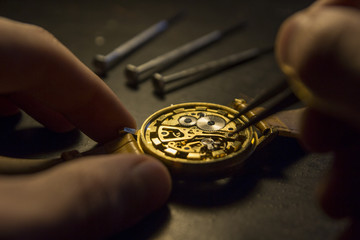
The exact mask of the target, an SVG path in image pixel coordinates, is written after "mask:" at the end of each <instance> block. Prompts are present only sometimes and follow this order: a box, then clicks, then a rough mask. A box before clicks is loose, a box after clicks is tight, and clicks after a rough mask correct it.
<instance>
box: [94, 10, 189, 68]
mask: <svg viewBox="0 0 360 240" xmlns="http://www.w3.org/2000/svg"><path fill="white" fill-rule="evenodd" d="M182 15H183V12H180V13H178V14H176V15H175V16H173V17H171V18H169V19H165V20H161V21H159V22H157V23H155V24H154V25H152V26H150V27H149V28H147V29H146V30H144V31H142V32H141V33H139V34H138V35H136V36H135V37H133V38H131V39H130V40H128V41H127V42H125V43H123V44H122V45H120V46H119V47H117V48H116V49H114V50H113V51H111V52H110V53H108V54H106V55H102V54H98V55H96V56H95V57H94V60H93V65H94V67H95V72H96V73H97V74H99V75H104V74H106V72H107V71H108V70H110V69H111V68H112V67H114V66H115V65H116V64H117V63H118V62H119V61H121V60H122V59H123V58H125V57H126V56H127V55H129V54H130V53H132V52H134V51H135V50H137V49H138V48H139V47H141V46H142V45H144V44H145V43H147V42H149V41H150V40H151V39H153V38H154V37H156V36H158V35H159V34H160V33H162V32H164V31H165V30H166V29H168V27H169V26H170V24H172V23H173V22H175V21H176V20H178V19H179V17H181V16H182Z"/></svg>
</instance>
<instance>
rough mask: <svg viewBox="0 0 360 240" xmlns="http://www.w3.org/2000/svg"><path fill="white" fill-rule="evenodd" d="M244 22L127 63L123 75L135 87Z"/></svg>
mask: <svg viewBox="0 0 360 240" xmlns="http://www.w3.org/2000/svg"><path fill="white" fill-rule="evenodd" d="M244 26H245V22H241V23H238V24H236V25H235V26H232V27H230V28H228V29H225V30H222V31H221V30H215V31H212V32H210V33H208V34H206V35H205V36H202V37H200V38H198V39H195V40H193V41H191V42H189V43H187V44H185V45H183V46H180V47H179V48H176V49H174V50H172V51H170V52H168V53H165V54H163V55H160V56H158V57H156V58H154V59H152V60H150V61H148V62H146V63H144V64H142V65H140V66H135V65H132V64H129V65H127V66H126V69H125V75H126V77H127V85H128V86H130V87H133V88H137V87H138V85H139V83H142V82H144V81H145V80H146V79H148V78H149V77H150V76H152V75H153V74H154V73H155V72H158V71H161V70H163V69H165V68H166V67H169V66H170V65H172V64H174V63H175V62H177V61H179V60H180V59H182V58H185V57H186V56H188V55H190V54H192V53H194V52H196V51H198V50H200V49H201V48H204V47H206V46H208V45H210V44H211V43H214V42H216V41H218V40H220V39H222V37H224V36H225V35H227V34H229V33H231V32H232V31H234V30H236V29H238V28H240V27H244Z"/></svg>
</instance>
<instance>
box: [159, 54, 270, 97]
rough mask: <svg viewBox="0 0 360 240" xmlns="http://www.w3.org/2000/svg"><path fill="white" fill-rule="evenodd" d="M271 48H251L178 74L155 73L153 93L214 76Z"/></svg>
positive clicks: (163, 92) (162, 92) (163, 91)
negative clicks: (170, 86)
mask: <svg viewBox="0 0 360 240" xmlns="http://www.w3.org/2000/svg"><path fill="white" fill-rule="evenodd" d="M272 50H273V48H272V47H271V48H264V49H262V48H251V49H248V50H245V51H242V52H240V53H235V54H231V55H229V56H226V57H223V58H220V59H218V60H214V61H210V62H207V63H203V64H200V65H197V66H195V67H191V68H188V69H185V70H182V71H180V72H176V73H172V74H169V75H161V74H160V73H155V74H154V76H153V79H152V80H153V85H154V88H155V92H156V93H157V94H165V92H166V89H165V86H166V85H169V84H171V83H173V82H177V83H178V82H180V81H181V82H185V81H187V80H188V79H190V78H191V81H192V82H196V81H198V80H201V79H202V77H203V76H205V75H206V76H209V75H210V74H215V73H217V72H219V71H222V70H224V69H227V68H230V67H232V66H235V65H237V64H240V63H243V62H246V61H250V60H251V59H254V58H256V57H259V56H260V55H262V54H265V53H267V52H271V51H272Z"/></svg>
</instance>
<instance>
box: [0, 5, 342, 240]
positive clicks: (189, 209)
mask: <svg viewBox="0 0 360 240" xmlns="http://www.w3.org/2000/svg"><path fill="white" fill-rule="evenodd" d="M311 2H312V1H311V0H292V1H288V0H272V1H268V0H252V1H241V0H237V1H235V0H221V1H220V0H211V1H206V0H195V1H188V0H187V1H164V0H163V1H160V0H158V1H156V0H152V1H151V0H149V1H144V0H143V1H139V0H126V1H115V0H113V1H110V0H104V1H66V0H63V1H19V0H13V1H0V15H1V16H4V17H8V18H12V19H15V20H19V21H24V22H29V23H33V24H37V25H40V26H42V27H44V28H45V29H47V30H49V31H50V32H52V33H53V34H54V35H55V36H56V37H57V38H58V39H59V40H60V41H61V42H63V43H64V44H65V45H66V46H67V47H68V48H69V49H70V50H71V51H73V52H74V54H75V55H76V56H77V57H79V58H80V59H81V60H82V61H83V62H84V63H85V64H86V65H88V66H89V67H90V68H92V59H93V57H94V56H95V55H96V54H106V53H108V52H110V51H111V50H112V49H114V48H115V47H117V46H118V45H120V44H121V43H123V42H125V41H127V40H128V39H130V38H131V37H133V36H135V35H136V34H137V33H139V32H141V31H142V30H144V29H146V28H147V27H149V26H150V25H151V24H153V23H156V22H157V21H159V20H161V19H164V18H167V17H170V16H172V15H174V14H176V13H178V12H179V11H183V10H184V11H185V12H186V14H185V15H184V16H183V17H182V18H181V19H180V20H179V21H178V22H176V23H174V24H173V25H172V26H171V27H170V28H169V29H168V30H167V31H165V32H164V33H162V34H161V35H159V36H158V37H156V38H155V39H153V40H152V41H151V42H149V43H148V44H146V45H144V46H142V47H141V48H140V49H138V51H136V52H134V53H133V54H131V55H130V56H128V57H126V58H125V59H124V60H123V61H122V62H120V64H119V65H117V66H116V67H115V68H114V69H112V70H111V71H110V72H109V73H108V74H107V76H106V77H104V78H103V79H104V81H105V82H106V83H107V84H108V85H109V86H110V87H111V88H112V89H113V90H114V92H115V93H116V94H117V95H118V97H119V98H120V99H121V101H122V102H123V103H124V104H125V105H126V106H127V108H128V109H129V111H130V112H131V113H132V114H133V116H134V117H135V118H136V120H137V123H138V125H141V123H142V121H144V120H145V119H146V117H147V116H149V115H150V114H152V113H153V112H155V111H156V110H159V109H161V108H163V107H166V106H169V105H170V104H174V103H182V102H193V101H200V102H212V103H218V104H223V105H228V104H229V103H230V102H231V101H232V100H233V99H234V98H235V97H237V98H244V99H246V100H251V99H252V98H254V97H255V96H256V95H258V94H259V93H261V92H262V91H264V89H266V88H267V87H269V86H271V85H272V84H273V83H274V82H276V81H277V80H279V79H280V78H281V77H282V75H281V73H280V71H279V69H278V67H277V65H276V61H275V58H274V56H273V54H267V55H264V56H262V57H260V58H257V59H255V60H253V61H249V62H246V63H244V64H241V65H238V66H236V67H233V68H231V69H228V70H226V71H223V72H221V73H218V74H216V75H213V76H210V77H207V78H205V79H203V80H202V81H201V82H198V83H196V84H192V85H190V86H187V87H184V88H181V89H178V90H176V91H173V92H171V93H169V94H167V95H166V96H165V97H164V98H159V97H157V96H156V95H154V94H153V86H152V84H151V82H149V81H147V82H144V83H143V84H141V85H140V87H139V88H138V89H137V90H134V89H131V88H129V87H127V86H126V84H125V76H124V68H125V66H126V65H127V64H134V65H139V64H142V63H144V62H146V61H148V60H150V59H151V58H154V57H156V56H158V55H160V54H163V53H166V52H168V51H170V50H172V49H174V48H176V47H178V46H181V45H182V44H184V43H186V42H189V41H191V40H193V39H195V38H198V37H200V36H202V35H204V34H206V33H209V32H211V31H213V30H216V29H224V28H227V27H229V26H231V25H233V24H235V23H237V22H240V21H246V22H247V26H246V28H243V29H239V30H237V31H235V32H233V33H232V34H230V35H228V36H226V37H224V38H223V39H222V40H221V41H219V42H217V43H215V44H212V45H211V46H209V47H207V48H205V49H203V50H202V51H199V52H197V53H196V54H194V55H191V56H190V57H189V58H186V59H184V60H183V61H180V62H178V63H177V64H176V65H174V66H172V67H170V68H168V69H166V70H165V71H163V73H173V72H176V71H178V70H181V69H184V68H187V67H191V66H194V65H197V64H200V63H204V62H207V61H210V60H214V59H218V58H221V57H223V56H226V55H229V54H232V53H236V52H240V51H243V50H246V49H249V48H253V47H269V46H272V45H273V43H274V40H275V37H276V32H277V30H278V28H279V26H280V24H281V22H282V21H283V20H284V19H285V18H286V17H287V16H290V15H291V14H292V13H294V12H296V11H297V10H300V9H302V8H304V7H306V6H308V5H309V4H310V3H311ZM49 80H51V79H49ZM69 90H71V89H69ZM64 97H66V96H64ZM1 121H2V123H4V124H5V123H6V125H5V127H4V126H2V128H1V129H2V137H1V138H0V142H1V144H0V145H1V147H0V154H1V155H8V156H15V157H44V156H57V155H58V154H59V153H61V152H63V151H65V150H69V149H74V148H77V149H80V150H84V149H88V148H90V147H91V146H93V145H94V142H93V141H92V140H90V139H88V138H87V137H86V136H84V135H82V134H81V133H77V132H75V133H74V132H72V133H69V134H62V135H59V134H54V133H51V132H49V131H47V130H45V129H44V128H43V127H42V126H41V125H39V124H38V123H36V122H35V121H34V120H32V119H31V118H30V117H28V116H27V115H26V114H23V115H22V117H21V118H19V119H10V120H9V119H7V120H6V121H5V120H4V119H2V120H1ZM99 128H101V126H99ZM4 130H6V131H4ZM331 158H332V156H331V155H328V154H325V155H324V154H321V155H320V154H310V153H307V152H306V151H304V150H303V149H302V148H301V146H300V144H299V143H298V142H297V141H296V140H294V139H287V138H282V137H278V138H277V139H275V140H274V141H273V142H272V143H270V144H268V145H267V146H266V147H265V148H264V149H262V150H261V151H259V152H257V153H255V154H254V155H253V156H252V157H251V158H250V159H249V161H253V162H254V163H256V164H254V166H253V167H252V168H251V169H249V170H248V172H246V173H244V174H243V175H240V176H238V177H236V178H234V179H233V180H232V181H230V183H228V184H226V185H221V184H220V185H216V186H215V185H211V186H210V185H209V186H207V187H204V186H202V187H201V188H200V187H199V188H198V187H196V186H191V187H189V186H184V185H177V186H176V187H174V190H173V193H172V196H171V198H170V199H169V201H168V203H167V204H166V206H164V207H163V208H162V209H160V210H159V211H157V212H155V213H154V214H152V215H151V216H149V217H147V218H146V219H144V220H143V221H142V222H141V223H139V224H137V225H136V226H134V227H132V228H130V229H128V230H126V231H124V232H122V233H120V234H117V235H114V236H112V237H111V238H110V239H174V240H178V239H198V240H199V239H206V240H210V239H228V240H232V239H245V240H248V239H266V240H279V239H292V240H305V239H306V240H307V239H318V240H319V239H335V238H336V236H337V234H338V232H339V231H341V229H343V223H341V222H337V221H333V220H331V219H329V218H328V217H327V216H325V215H324V214H323V212H322V211H321V209H320V207H319V206H318V205H317V202H316V197H315V190H316V184H317V183H318V181H319V180H320V179H321V177H322V175H323V174H324V172H325V170H326V169H327V167H328V166H329V164H331ZM144 204H146V199H144Z"/></svg>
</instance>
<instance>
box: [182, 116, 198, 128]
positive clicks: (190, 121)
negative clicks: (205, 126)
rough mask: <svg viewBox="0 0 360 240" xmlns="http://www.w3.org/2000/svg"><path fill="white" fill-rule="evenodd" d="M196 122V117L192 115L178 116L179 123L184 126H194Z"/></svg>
mask: <svg viewBox="0 0 360 240" xmlns="http://www.w3.org/2000/svg"><path fill="white" fill-rule="evenodd" d="M196 122H197V118H195V117H192V116H183V117H181V118H179V123H180V125H181V126H184V127H190V126H194V125H195V124H196Z"/></svg>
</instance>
